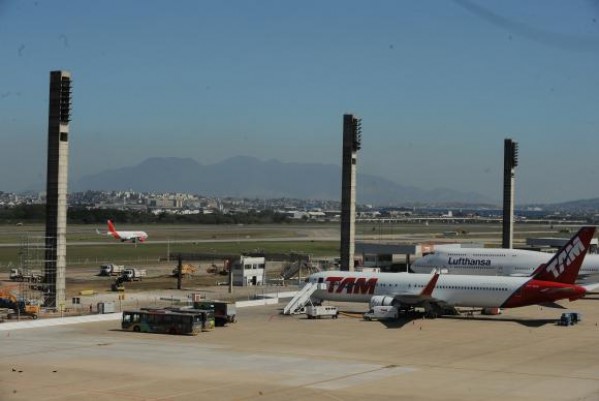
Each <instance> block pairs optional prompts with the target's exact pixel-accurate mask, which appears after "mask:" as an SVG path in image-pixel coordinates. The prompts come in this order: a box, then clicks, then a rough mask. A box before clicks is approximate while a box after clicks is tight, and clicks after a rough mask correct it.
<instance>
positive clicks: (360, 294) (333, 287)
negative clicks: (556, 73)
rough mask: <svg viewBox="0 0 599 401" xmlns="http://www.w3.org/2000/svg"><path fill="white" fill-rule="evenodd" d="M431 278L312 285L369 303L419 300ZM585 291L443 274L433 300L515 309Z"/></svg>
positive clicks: (329, 277) (330, 275)
mask: <svg viewBox="0 0 599 401" xmlns="http://www.w3.org/2000/svg"><path fill="white" fill-rule="evenodd" d="M430 280H431V275H430V274H415V273H357V272H352V273H350V272H341V271H335V272H321V273H315V274H312V275H310V277H309V278H308V281H309V282H312V283H323V284H324V285H321V287H322V288H319V289H318V290H316V292H315V293H314V294H313V298H317V299H322V300H330V301H343V302H369V301H370V299H371V298H372V297H373V296H389V297H395V296H396V295H398V294H401V295H402V296H404V297H405V296H410V295H412V296H414V297H417V296H418V295H419V294H420V293H421V292H422V290H423V289H424V287H426V285H427V284H428V283H429V282H430ZM585 292H586V291H585V289H584V288H583V287H580V286H576V285H572V284H563V283H556V282H547V281H539V280H534V279H531V278H528V277H505V276H493V277H488V276H487V277H485V276H472V275H468V276H466V275H448V274H441V275H440V276H439V279H438V281H437V283H436V285H435V287H434V289H433V292H432V294H431V298H432V299H434V300H435V302H437V301H438V302H439V303H442V304H447V305H451V306H463V307H483V308H513V307H518V306H525V305H532V304H537V303H545V302H554V301H557V300H560V299H565V298H568V299H571V300H574V299H578V298H580V297H582V296H584V294H585Z"/></svg>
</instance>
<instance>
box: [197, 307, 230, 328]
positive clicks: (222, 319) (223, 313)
mask: <svg viewBox="0 0 599 401" xmlns="http://www.w3.org/2000/svg"><path fill="white" fill-rule="evenodd" d="M193 308H194V309H208V310H211V311H214V323H215V324H216V326H220V327H222V326H225V325H226V324H227V323H235V322H236V321H237V308H236V307H235V304H234V303H229V302H224V301H199V302H194V303H193Z"/></svg>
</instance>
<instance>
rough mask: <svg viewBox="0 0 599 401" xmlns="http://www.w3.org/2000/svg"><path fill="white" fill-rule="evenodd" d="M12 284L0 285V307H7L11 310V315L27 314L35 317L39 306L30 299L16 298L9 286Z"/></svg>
mask: <svg viewBox="0 0 599 401" xmlns="http://www.w3.org/2000/svg"><path fill="white" fill-rule="evenodd" d="M12 287H13V286H3V287H0V308H9V309H12V310H13V313H12V314H10V315H11V316H14V315H16V316H28V317H31V318H32V319H37V316H38V314H39V312H40V306H39V305H37V304H35V303H34V302H32V301H28V300H25V299H22V298H17V297H16V296H15V295H14V294H13V293H12V292H11V291H10V288H12Z"/></svg>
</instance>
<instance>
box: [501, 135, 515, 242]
mask: <svg viewBox="0 0 599 401" xmlns="http://www.w3.org/2000/svg"><path fill="white" fill-rule="evenodd" d="M517 165H518V144H517V143H516V142H514V141H512V140H511V139H509V138H508V139H506V140H505V141H504V147H503V241H502V247H503V248H508V249H511V248H512V247H513V245H514V170H515V168H516V166H517Z"/></svg>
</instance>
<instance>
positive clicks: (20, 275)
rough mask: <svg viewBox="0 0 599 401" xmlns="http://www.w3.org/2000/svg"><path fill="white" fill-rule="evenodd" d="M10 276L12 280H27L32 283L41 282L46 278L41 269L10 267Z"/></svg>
mask: <svg viewBox="0 0 599 401" xmlns="http://www.w3.org/2000/svg"><path fill="white" fill-rule="evenodd" d="M8 278H9V279H11V280H12V281H27V282H30V283H38V282H41V281H42V280H43V278H44V276H43V274H42V272H41V270H29V269H10V273H9V275H8Z"/></svg>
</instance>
